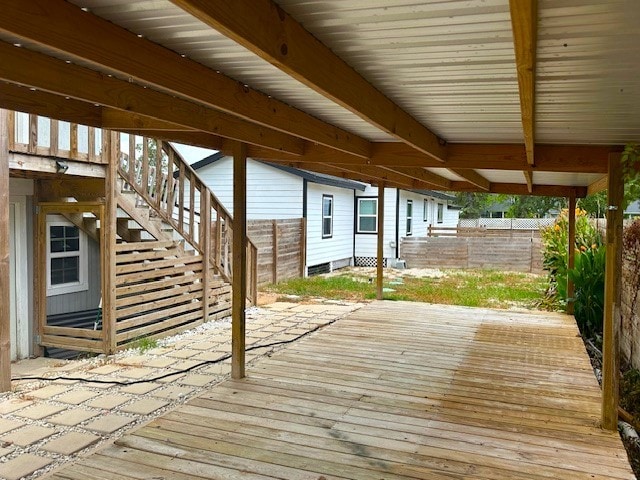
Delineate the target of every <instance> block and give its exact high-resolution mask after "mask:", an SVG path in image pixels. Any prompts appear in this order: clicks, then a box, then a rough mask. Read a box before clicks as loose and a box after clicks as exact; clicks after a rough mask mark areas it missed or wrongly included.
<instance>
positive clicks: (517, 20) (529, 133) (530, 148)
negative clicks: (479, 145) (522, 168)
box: [509, 0, 538, 165]
mask: <svg viewBox="0 0 640 480" xmlns="http://www.w3.org/2000/svg"><path fill="white" fill-rule="evenodd" d="M509 11H510V12H511V28H512V30H513V45H514V50H515V55H516V69H517V73H518V90H519V93H520V113H521V116H522V130H523V134H524V145H525V150H526V152H527V162H528V163H529V165H535V151H534V144H535V87H536V85H535V81H536V37H537V23H538V22H537V16H538V1H537V0H509Z"/></svg>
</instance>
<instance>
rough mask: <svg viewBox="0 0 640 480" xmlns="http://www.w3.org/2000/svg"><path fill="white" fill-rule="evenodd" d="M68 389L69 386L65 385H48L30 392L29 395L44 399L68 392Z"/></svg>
mask: <svg viewBox="0 0 640 480" xmlns="http://www.w3.org/2000/svg"><path fill="white" fill-rule="evenodd" d="M67 390H68V387H65V386H64V385H48V386H46V387H44V388H39V389H38V390H34V391H33V392H29V396H30V397H34V398H40V399H42V400H44V399H47V398H51V397H55V396H56V395H59V394H61V393H64V392H66V391H67Z"/></svg>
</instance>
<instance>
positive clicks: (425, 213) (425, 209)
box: [422, 198, 429, 222]
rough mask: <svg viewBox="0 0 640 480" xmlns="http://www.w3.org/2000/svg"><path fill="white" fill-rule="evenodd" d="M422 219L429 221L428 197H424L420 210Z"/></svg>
mask: <svg viewBox="0 0 640 480" xmlns="http://www.w3.org/2000/svg"><path fill="white" fill-rule="evenodd" d="M422 221H423V222H428V221H429V199H428V198H425V199H424V205H423V210H422Z"/></svg>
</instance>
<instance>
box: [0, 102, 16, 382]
mask: <svg viewBox="0 0 640 480" xmlns="http://www.w3.org/2000/svg"><path fill="white" fill-rule="evenodd" d="M7 123H8V121H7V111H6V110H2V109H0V285H2V288H0V361H1V363H2V369H1V371H0V392H8V391H10V390H11V333H10V332H11V312H10V308H9V302H10V298H9V291H10V290H11V286H10V285H9V282H10V281H11V278H10V274H9V138H8V137H9V128H8V125H7ZM11 134H13V132H11Z"/></svg>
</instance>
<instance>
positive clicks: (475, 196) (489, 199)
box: [456, 192, 496, 218]
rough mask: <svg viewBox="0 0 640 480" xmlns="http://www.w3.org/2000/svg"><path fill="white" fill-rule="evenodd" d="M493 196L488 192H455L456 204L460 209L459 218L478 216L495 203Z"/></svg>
mask: <svg viewBox="0 0 640 480" xmlns="http://www.w3.org/2000/svg"><path fill="white" fill-rule="evenodd" d="M495 197H496V195H492V194H490V193H474V192H457V193H456V204H457V205H458V206H459V207H460V209H461V210H460V218H480V216H481V215H482V213H483V212H485V211H486V210H487V209H488V208H489V206H490V205H491V204H493V203H495V201H496V200H495Z"/></svg>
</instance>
